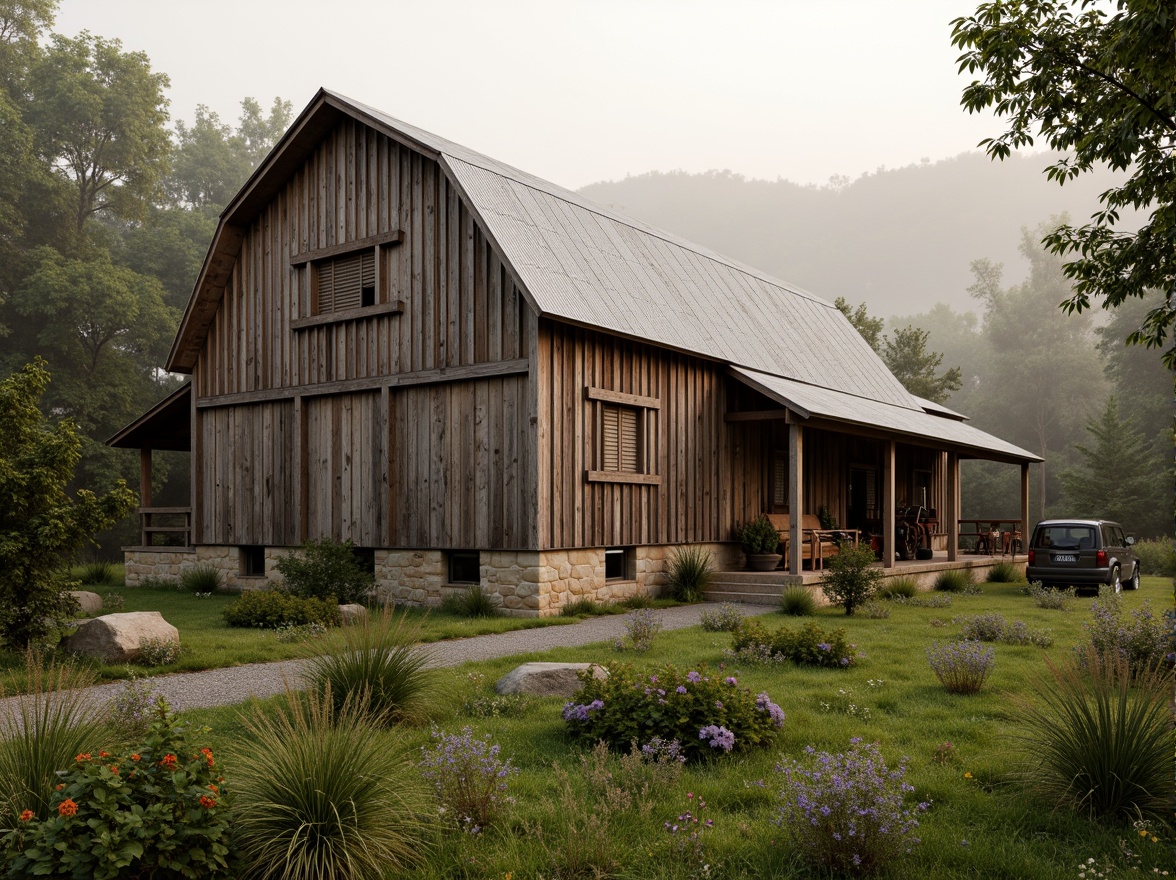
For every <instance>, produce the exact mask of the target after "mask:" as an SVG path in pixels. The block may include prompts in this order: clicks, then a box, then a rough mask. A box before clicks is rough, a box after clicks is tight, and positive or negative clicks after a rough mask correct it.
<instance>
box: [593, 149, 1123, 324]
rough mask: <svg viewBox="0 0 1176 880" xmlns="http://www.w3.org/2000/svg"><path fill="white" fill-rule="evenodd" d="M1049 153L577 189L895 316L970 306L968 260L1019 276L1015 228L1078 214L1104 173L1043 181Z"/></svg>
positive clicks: (666, 177)
mask: <svg viewBox="0 0 1176 880" xmlns="http://www.w3.org/2000/svg"><path fill="white" fill-rule="evenodd" d="M1048 155H1049V154H1035V155H1030V156H1022V155H1014V156H1012V157H1010V158H1009V159H1007V160H1006V161H1004V162H992V161H990V160H989V159H988V158H987V157H986V156H984V155H983V154H981V153H963V154H961V155H959V156H956V157H955V158H954V159H945V160H943V161H940V162H934V163H931V162H924V163H923V164H921V165H910V166H907V167H905V168H895V169H879V170H878V171H877V172H875V173H872V174H865V175H863V176H861V177H859V178H858V179H856V180H853V181H846V180H845V179H842V180H841V181H840V184H841V185H840V186H837V185H832V186H826V187H819V188H818V187H813V186H801V185H799V184H795V183H791V182H790V181H787V180H777V181H766V180H747V179H745V178H743V177H742V176H740V175H738V174H733V173H732V172H729V171H722V172H708V173H706V174H687V173H685V172H670V173H662V172H651V173H648V174H642V175H640V176H637V177H626V178H625V179H624V180H618V181H608V182H602V183H595V184H591V185H589V186H586V187H584V188H583V189H581V190H580V192H581V193H582V194H583V195H585V196H587V197H588V198H591V199H593V200H595V201H598V202H601V203H603V204H605V205H609V206H611V207H613V208H615V209H616V210H619V211H622V212H624V213H626V214H629V215H631V216H633V217H635V218H638V219H640V220H644V221H645V222H647V223H650V224H652V225H654V226H657V227H660V228H662V229H665V230H667V231H669V232H673V233H676V234H678V235H681V236H683V237H685V238H688V239H691V240H692V241H696V242H698V243H699V244H703V245H706V246H707V247H709V248H711V249H713V250H715V251H718V252H719V253H722V254H726V255H728V256H731V257H734V258H735V259H738V260H741V261H743V262H745V263H747V264H749V265H751V266H754V267H756V268H758V269H761V270H763V271H765V272H767V273H769V274H770V275H774V276H776V277H778V278H780V279H782V280H784V281H787V282H790V283H792V284H796V285H799V286H801V287H804V288H806V289H808V290H810V291H811V292H813V293H815V294H817V295H818V296H821V297H822V298H824V299H827V300H830V301H832V300H833V299H834V298H835V297H837V296H844V297H845V298H846V299H848V300H849V301H850V302H854V303H856V302H863V301H864V302H866V303H868V304H869V308H870V312H871V313H872V314H876V315H882V316H892V315H898V314H912V313H916V312H925V311H927V310H928V309H930V308H931V307H932V306H933V305H934V304H935V303H937V302H943V303H946V304H948V305H950V306H951V307H952V308H953V309H956V310H962V309H968V310H977V304H976V303H975V302H974V301H973V300H972V299H971V297H970V296H969V295H968V293H967V287H968V286H969V285H970V284H971V283H972V276H971V272H970V271H969V265H970V263H971V262H972V260H974V259H977V258H980V257H987V258H989V259H991V260H994V261H996V262H1000V263H1003V264H1004V266H1005V274H1004V277H1005V280H1006V282H1010V281H1019V280H1020V279H1021V278H1022V277H1023V276H1024V274H1025V271H1026V270H1027V264H1026V263H1025V261H1024V259H1023V258H1022V257H1021V255H1020V254H1019V253H1018V251H1017V247H1018V245H1019V244H1020V240H1021V235H1020V230H1021V227H1023V226H1028V227H1036V226H1037V225H1038V224H1040V223H1041V222H1042V221H1045V220H1048V219H1049V218H1050V217H1051V216H1053V215H1056V214H1060V213H1062V212H1069V214H1070V217H1071V219H1072V220H1074V221H1085V219H1086V218H1087V217H1089V215H1090V214H1091V213H1092V212H1093V211H1094V210H1095V208H1096V207H1097V199H1098V194H1099V193H1100V192H1102V191H1103V190H1105V189H1106V188H1107V187H1108V186H1109V185H1111V182H1112V178H1111V176H1110V175H1109V173H1101V174H1087V175H1084V176H1082V177H1080V178H1079V179H1077V180H1075V181H1072V182H1070V183H1067V184H1066V185H1065V186H1064V187H1061V186H1058V185H1057V184H1056V183H1053V182H1051V181H1049V180H1046V178H1045V175H1044V174H1043V173H1042V169H1043V168H1044V167H1045V166H1046V164H1047V163H1048V161H1049V158H1048Z"/></svg>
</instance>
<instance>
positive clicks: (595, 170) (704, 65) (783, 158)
mask: <svg viewBox="0 0 1176 880" xmlns="http://www.w3.org/2000/svg"><path fill="white" fill-rule="evenodd" d="M977 2H978V0H890V2H878V0H816V2H814V0H721V2H698V0H628V2H623V0H592V2H581V3H566V2H560V0H500V2H495V0H480V2H475V0H433V2H428V0H411V2H405V0H336V2H328V3H324V2H321V0H316V2H310V0H61V5H60V9H59V14H58V18H57V22H56V25H55V27H54V30H56V31H57V32H60V33H64V34H67V35H70V36H73V35H76V34H77V33H78V32H79V31H81V30H82V29H88V30H90V31H91V32H93V33H95V34H99V35H101V36H104V37H117V38H119V39H121V40H122V42H123V45H124V48H125V49H129V50H141V51H144V52H146V53H147V55H148V56H149V57H150V58H151V61H152V64H153V66H154V68H155V69H156V70H159V71H162V72H164V73H166V74H168V75H169V76H170V77H171V89H170V92H169V95H170V98H171V101H172V104H171V113H172V118H173V119H176V118H179V119H184V120H187V121H191V119H192V116H193V111H194V109H195V106H196V105H197V104H198V103H203V104H206V105H208V106H209V108H211V109H212V110H214V111H216V112H217V113H219V114H220V115H221V117H222V119H224V120H226V121H233V122H235V121H236V119H237V115H238V105H239V102H240V99H241V98H242V97H245V96H252V97H255V98H257V99H258V100H259V101H261V103H262V105H263V106H265V107H268V105H269V103H270V102H271V101H272V99H273V98H274V97H275V96H281V97H282V98H287V99H289V100H291V101H292V102H293V104H294V111H295V113H297V112H298V111H300V110H301V109H302V107H304V106H305V105H306V103H307V102H308V101H309V100H310V98H311V97H312V96H313V94H314V92H315V90H316V89H317V88H318V87H319V86H326V87H328V88H331V89H334V90H336V91H339V92H342V93H343V94H345V95H348V96H350V97H352V98H355V99H357V100H360V101H363V102H365V103H368V104H372V105H374V106H376V107H378V108H380V109H382V110H384V111H386V112H387V113H389V114H391V115H392V116H395V117H397V118H400V119H402V120H404V121H406V122H410V123H413V124H414V125H418V126H420V127H422V128H425V129H427V130H429V131H432V132H434V133H436V134H438V135H441V136H443V137H447V138H449V139H451V140H454V141H457V142H459V143H462V144H464V145H466V146H468V147H471V148H473V149H476V150H480V151H481V152H484V153H487V154H489V155H491V156H493V157H495V158H497V159H500V160H502V161H505V162H509V163H510V164H512V165H515V166H517V167H519V168H522V169H525V170H526V171H529V172H531V173H533V174H537V175H538V176H540V177H544V178H547V179H549V180H552V181H554V182H556V183H559V184H561V185H563V186H566V187H569V188H573V189H574V188H578V187H580V186H584V185H585V184H588V183H592V182H595V181H599V180H609V179H617V178H621V177H624V176H625V175H626V174H640V173H643V172H646V171H653V170H658V171H670V170H675V169H682V170H685V171H691V172H699V171H706V170H709V169H730V170H732V171H735V172H738V173H740V174H743V175H746V176H748V177H759V178H767V179H772V180H774V179H776V178H777V177H782V178H786V179H789V180H793V181H797V182H800V183H816V184H823V183H826V182H827V181H828V179H829V177H830V176H832V175H835V174H839V175H847V176H849V177H851V178H856V177H857V176H859V175H860V174H862V173H863V172H866V171H874V170H875V169H877V168H878V167H879V166H883V165H885V166H887V167H896V166H902V165H909V164H911V163H915V162H918V161H920V160H921V159H923V158H930V159H932V160H936V159H942V158H945V157H949V156H954V155H956V154H958V153H961V152H964V151H967V150H972V149H975V148H976V144H977V142H978V141H979V140H980V139H981V138H983V137H985V136H988V135H992V134H995V133H996V131H997V128H998V125H997V123H996V122H994V121H993V120H992V119H991V118H984V117H975V116H968V115H967V114H965V113H964V111H963V110H961V109H960V107H959V95H960V89H961V87H962V85H963V84H964V80H963V78H961V77H959V76H957V74H956V65H955V58H956V56H957V54H958V52H957V51H956V50H955V49H954V48H953V47H952V46H951V45H950V39H949V33H950V26H949V22H950V21H951V19H953V18H954V17H956V16H959V15H963V14H968V13H970V12H972V11H973V10H974V9H975V6H976V5H977Z"/></svg>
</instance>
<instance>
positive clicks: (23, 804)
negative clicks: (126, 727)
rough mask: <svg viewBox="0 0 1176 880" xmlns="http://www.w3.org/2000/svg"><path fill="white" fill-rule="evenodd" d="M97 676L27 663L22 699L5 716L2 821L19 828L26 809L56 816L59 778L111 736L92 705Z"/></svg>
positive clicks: (0, 729) (0, 730)
mask: <svg viewBox="0 0 1176 880" xmlns="http://www.w3.org/2000/svg"><path fill="white" fill-rule="evenodd" d="M94 682H95V677H94V674H93V673H92V672H90V671H89V670H88V669H85V668H83V667H79V666H77V665H75V664H73V663H72V662H67V663H56V662H50V663H49V664H48V665H42V664H41V662H40V660H39V659H38V658H37V657H36V656H35V655H33V654H32V653H31V652H30V653H29V654H28V655H27V656H26V657H25V669H24V676H23V680H22V681H21V688H20V689H21V691H22V693H21V694H20V695H19V696H17V697H15V698H14V699H13V703H12V705H11V707H10V708H7V709H5V711H4V712H2V713H0V820H3V821H4V822H5V824H6V827H9V828H11V827H13V823H15V822H16V817H17V816H18V815H19V814H20V813H21V812H22V811H23V810H25V809H30V810H32V811H33V813H34V815H36V816H37V817H38V818H40V819H46V818H48V817H49V815H50V805H51V801H52V798H53V787H54V785H55V784H56V783H57V776H56V772H57V771H58V770H60V769H61V768H62V767H68V766H69V765H70V764H71V763H73V759H74V756H75V755H78V754H81V753H83V752H88V751H91V750H92V749H93V747H94V746H95V745H97V744H98V743H99V742H101V740H102V738H103V737H104V735H105V733H106V727H105V719H106V714H105V713H104V712H99V713H97V714H95V713H94V712H93V710H92V708H91V706H90V704H89V702H88V701H87V699H86V691H85V689H86V688H88V687H90V686H92V685H93V684H94Z"/></svg>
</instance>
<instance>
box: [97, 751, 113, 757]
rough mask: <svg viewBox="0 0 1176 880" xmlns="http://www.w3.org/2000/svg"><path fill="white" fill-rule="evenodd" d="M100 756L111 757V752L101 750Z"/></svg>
mask: <svg viewBox="0 0 1176 880" xmlns="http://www.w3.org/2000/svg"><path fill="white" fill-rule="evenodd" d="M98 757H99V758H109V757H110V752H99V753H98Z"/></svg>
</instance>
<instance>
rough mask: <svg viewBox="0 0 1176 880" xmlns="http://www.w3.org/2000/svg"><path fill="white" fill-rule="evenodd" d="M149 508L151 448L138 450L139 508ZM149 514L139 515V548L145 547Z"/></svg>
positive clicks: (149, 519) (149, 523)
mask: <svg viewBox="0 0 1176 880" xmlns="http://www.w3.org/2000/svg"><path fill="white" fill-rule="evenodd" d="M150 506H151V447H147V448H145V449H140V450H139V507H150ZM150 525H151V514H149V513H140V514H139V532H140V534H139V546H141V547H146V546H148V544H147V537H148V536H147V527H148V526H150Z"/></svg>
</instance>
